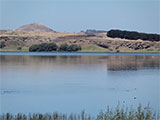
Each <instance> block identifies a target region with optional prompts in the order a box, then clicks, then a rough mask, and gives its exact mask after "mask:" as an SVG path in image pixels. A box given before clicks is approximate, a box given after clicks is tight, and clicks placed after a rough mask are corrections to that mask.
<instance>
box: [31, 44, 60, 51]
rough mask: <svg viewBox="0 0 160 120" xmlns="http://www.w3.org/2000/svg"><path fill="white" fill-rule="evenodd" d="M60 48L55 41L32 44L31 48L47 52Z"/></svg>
mask: <svg viewBox="0 0 160 120" xmlns="http://www.w3.org/2000/svg"><path fill="white" fill-rule="evenodd" d="M57 48H58V46H57V45H56V44H55V43H41V44H38V45H32V46H31V47H30V48H29V51H30V52H41V51H45V52H49V51H56V50H57Z"/></svg>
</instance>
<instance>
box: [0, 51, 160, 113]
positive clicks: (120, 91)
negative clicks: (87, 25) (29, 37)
mask: <svg viewBox="0 0 160 120" xmlns="http://www.w3.org/2000/svg"><path fill="white" fill-rule="evenodd" d="M118 103H120V105H121V106H123V105H124V106H128V107H129V108H130V107H132V108H136V107H137V106H138V105H139V104H140V103H141V104H142V105H143V106H146V105H147V104H150V106H151V107H152V110H153V111H158V110H160V54H143V53H27V52H26V53H25V52H24V53H18V52H1V53H0V114H1V113H6V112H10V113H18V112H21V113H34V112H36V113H37V112H40V113H46V112H48V113H53V112H55V111H57V112H63V113H67V114H69V113H80V112H81V111H82V110H85V111H86V113H88V114H91V115H94V114H98V113H99V112H100V111H101V110H104V111H105V110H106V108H107V106H110V107H113V108H114V107H115V106H116V105H117V104H118Z"/></svg>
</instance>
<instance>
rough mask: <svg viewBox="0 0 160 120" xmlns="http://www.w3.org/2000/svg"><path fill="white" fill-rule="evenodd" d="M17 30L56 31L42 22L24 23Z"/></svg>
mask: <svg viewBox="0 0 160 120" xmlns="http://www.w3.org/2000/svg"><path fill="white" fill-rule="evenodd" d="M16 31H27V32H31V31H32V32H55V31H54V30H52V29H51V28H48V27H46V26H45V25H42V24H36V23H33V24H28V25H23V26H21V27H20V28H18V29H16Z"/></svg>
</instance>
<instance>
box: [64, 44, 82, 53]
mask: <svg viewBox="0 0 160 120" xmlns="http://www.w3.org/2000/svg"><path fill="white" fill-rule="evenodd" d="M78 50H81V47H80V46H78V45H70V46H69V47H68V49H67V51H69V52H74V51H78Z"/></svg>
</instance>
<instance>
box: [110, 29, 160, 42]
mask: <svg viewBox="0 0 160 120" xmlns="http://www.w3.org/2000/svg"><path fill="white" fill-rule="evenodd" d="M107 36H108V37H111V38H122V39H123V38H125V39H129V40H138V39H141V40H144V41H146V40H148V41H160V35H158V34H147V33H139V32H135V31H122V30H110V31H108V33H107Z"/></svg>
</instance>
